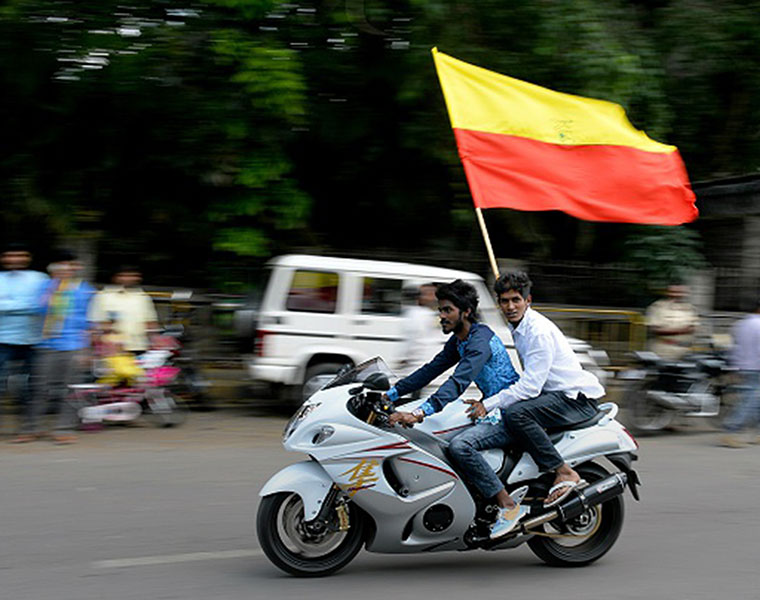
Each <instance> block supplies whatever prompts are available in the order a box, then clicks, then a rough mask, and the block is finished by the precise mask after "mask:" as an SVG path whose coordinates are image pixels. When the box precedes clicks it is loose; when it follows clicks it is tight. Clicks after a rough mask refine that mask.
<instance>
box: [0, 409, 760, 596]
mask: <svg viewBox="0 0 760 600" xmlns="http://www.w3.org/2000/svg"><path fill="white" fill-rule="evenodd" d="M283 425H284V418H283V417H282V416H279V415H274V414H271V413H266V412H259V413H258V414H252V413H244V412H242V411H236V412H230V411H225V412H224V413H214V414H211V415H199V414H194V415H191V419H190V420H189V421H188V422H187V423H186V424H185V425H184V426H182V427H181V428H178V429H175V430H160V429H153V428H148V427H117V428H109V429H108V430H106V431H102V432H99V433H95V434H88V435H84V436H83V437H82V439H81V442H80V443H79V444H77V445H75V446H70V447H58V446H54V445H52V444H50V443H48V442H36V443H34V444H29V445H24V446H14V445H11V444H8V443H6V440H4V439H3V440H0V507H1V509H2V510H1V511H0V598H2V599H3V600H25V599H29V600H47V599H54V600H90V599H100V598H107V599H109V600H122V599H131V598H135V599H137V598H139V599H168V598H179V599H204V600H206V599H209V598H213V599H241V600H242V599H246V600H247V599H251V598H262V599H263V598H299V599H300V598H309V599H312V598H317V599H321V598H339V599H342V598H355V597H361V598H362V600H373V599H375V598H378V599H379V598H388V597H394V598H395V597H401V598H405V597H418V598H423V597H435V598H436V599H440V600H444V599H448V598H457V599H459V598H462V597H467V598H472V599H480V598H550V597H551V598H557V599H558V598H561V599H581V598H583V599H597V598H598V599H601V598H605V599H609V598H614V599H629V598H630V599H633V598H647V599H652V598H657V599H660V598H663V599H666V598H667V599H670V598H672V599H690V600H691V599H700V598H709V599H710V600H714V599H715V598H721V599H726V600H727V599H743V598H747V599H750V598H752V599H755V598H760V569H759V568H758V555H760V541H759V536H760V517H758V510H757V506H756V504H757V499H758V498H760V446H753V447H750V448H746V449H741V450H729V449H723V448H718V447H716V446H715V438H716V434H715V433H709V432H701V433H693V432H691V433H676V434H670V435H667V436H663V437H658V438H651V439H645V440H640V441H641V442H642V448H641V460H640V461H639V463H637V464H638V469H639V472H640V473H641V476H642V479H643V481H644V487H643V490H642V493H643V501H642V502H641V503H639V504H637V503H635V502H633V500H632V499H631V498H630V495H628V494H627V496H626V509H627V514H626V524H625V527H624V530H623V534H622V536H621V538H620V539H619V540H618V542H617V544H616V546H615V547H614V548H613V549H612V550H611V552H610V553H609V554H608V555H607V556H606V557H605V558H603V559H602V560H601V561H599V562H598V563H596V564H595V565H593V566H591V567H587V568H583V569H572V570H568V569H554V568H550V567H546V566H544V565H543V564H542V563H540V562H539V561H538V559H536V558H535V557H534V556H533V555H532V553H531V552H530V551H529V550H528V548H527V547H521V548H518V549H515V550H508V551H501V552H492V553H487V552H482V551H477V552H466V553H443V554H433V555H425V556H416V555H415V556H388V555H377V554H374V555H373V554H368V553H366V552H363V553H361V554H360V555H359V556H358V557H357V559H356V560H355V561H354V562H353V563H352V564H351V565H349V566H348V567H347V568H346V569H344V570H343V571H341V572H340V573H338V574H336V575H334V576H332V577H329V578H324V579H319V580H301V579H295V578H292V577H289V576H287V575H284V574H282V573H280V572H279V571H278V570H277V569H275V568H274V567H273V566H272V565H270V563H269V562H268V561H267V559H266V557H264V556H263V555H262V553H261V551H260V550H259V547H258V542H257V540H256V536H255V533H254V518H255V512H256V505H257V502H258V498H257V492H258V490H259V488H260V487H261V486H262V485H263V484H264V482H265V481H266V480H267V478H268V477H269V476H270V475H271V474H272V473H274V472H275V471H276V470H278V469H279V468H281V467H283V466H285V465H286V464H288V463H289V462H293V461H295V460H299V457H298V456H296V455H290V454H288V453H286V452H285V451H284V450H282V448H281V445H280V432H281V430H282V427H283Z"/></svg>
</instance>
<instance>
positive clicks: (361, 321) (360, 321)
mask: <svg viewBox="0 0 760 600" xmlns="http://www.w3.org/2000/svg"><path fill="white" fill-rule="evenodd" d="M366 324H367V320H366V319H354V325H366Z"/></svg>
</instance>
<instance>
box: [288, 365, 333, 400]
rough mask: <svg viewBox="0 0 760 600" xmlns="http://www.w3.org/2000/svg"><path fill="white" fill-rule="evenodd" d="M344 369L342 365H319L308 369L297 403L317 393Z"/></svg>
mask: <svg viewBox="0 0 760 600" xmlns="http://www.w3.org/2000/svg"><path fill="white" fill-rule="evenodd" d="M342 367H343V365H342V364H340V363H319V364H316V365H312V366H310V367H309V368H308V369H306V373H305V374H304V377H303V385H301V386H300V388H299V390H298V392H299V393H298V396H297V398H296V401H297V402H298V403H299V404H300V403H302V402H304V401H306V400H308V399H309V397H311V395H312V394H314V392H317V391H318V390H319V389H320V388H321V387H322V386H323V385H324V384H326V383H327V382H328V381H329V380H330V379H332V377H333V376H335V375H337V374H338V371H340V370H341V368H342Z"/></svg>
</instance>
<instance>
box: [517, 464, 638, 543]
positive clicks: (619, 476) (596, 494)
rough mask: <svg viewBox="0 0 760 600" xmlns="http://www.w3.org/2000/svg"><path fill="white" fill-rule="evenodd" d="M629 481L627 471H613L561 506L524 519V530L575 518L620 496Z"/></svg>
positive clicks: (575, 494) (574, 493) (575, 493)
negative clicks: (550, 522) (555, 520)
mask: <svg viewBox="0 0 760 600" xmlns="http://www.w3.org/2000/svg"><path fill="white" fill-rule="evenodd" d="M627 483H628V476H627V475H626V474H625V473H613V474H612V475H610V476H609V477H607V478H605V479H602V480H600V481H596V482H594V483H592V484H591V485H588V486H586V487H584V488H583V489H580V490H577V491H575V492H573V493H572V494H571V496H572V497H571V498H570V499H569V500H566V501H565V502H563V503H562V504H560V505H559V506H553V507H552V508H551V510H550V511H549V512H546V513H543V514H541V515H538V516H536V517H534V518H532V519H529V520H527V521H524V522H523V523H522V530H523V532H524V533H530V531H529V530H530V529H532V528H534V527H538V526H539V525H543V524H544V523H548V522H549V521H553V520H554V519H557V518H559V519H560V520H561V521H568V520H570V519H574V518H575V517H577V516H579V515H582V514H583V513H584V512H586V511H587V510H588V509H589V508H591V507H592V506H596V505H597V504H602V503H603V502H606V501H607V500H610V499H611V498H614V497H616V496H620V495H621V494H622V493H623V492H625V486H626V484H627Z"/></svg>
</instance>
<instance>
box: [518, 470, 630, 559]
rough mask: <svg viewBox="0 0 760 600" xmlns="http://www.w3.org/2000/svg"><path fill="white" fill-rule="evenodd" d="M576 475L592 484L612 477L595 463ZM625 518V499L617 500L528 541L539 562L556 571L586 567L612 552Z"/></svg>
mask: <svg viewBox="0 0 760 600" xmlns="http://www.w3.org/2000/svg"><path fill="white" fill-rule="evenodd" d="M576 471H578V474H579V475H580V476H581V477H582V478H583V479H585V480H586V481H588V482H589V483H593V482H594V481H599V480H600V479H604V478H606V477H608V476H609V475H610V473H609V472H608V471H607V470H606V469H604V468H602V467H601V466H599V465H597V464H594V463H587V464H585V465H581V466H580V467H578V468H577V469H576ZM624 515H625V510H624V505H623V497H622V496H616V497H614V498H611V499H610V500H607V501H606V502H603V503H602V504H597V505H596V506H592V507H591V508H589V509H588V510H587V511H586V512H584V513H583V514H581V515H580V516H578V517H576V518H575V519H572V520H570V521H568V522H566V523H564V524H561V525H560V524H556V523H554V522H553V521H552V522H549V523H545V524H544V525H543V526H541V529H540V530H538V534H537V535H534V536H533V537H532V538H530V539H529V540H528V546H529V547H530V549H531V550H532V551H533V553H534V554H535V555H536V556H538V558H540V559H541V560H543V561H544V562H545V563H547V564H549V565H552V566H554V567H583V566H585V565H588V564H591V563H592V562H594V561H596V560H599V559H600V558H601V557H602V556H604V555H605V554H607V552H608V551H609V550H610V548H612V546H613V545H614V544H615V542H616V541H617V539H618V537H619V536H620V531H621V530H622V528H623V518H624Z"/></svg>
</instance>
